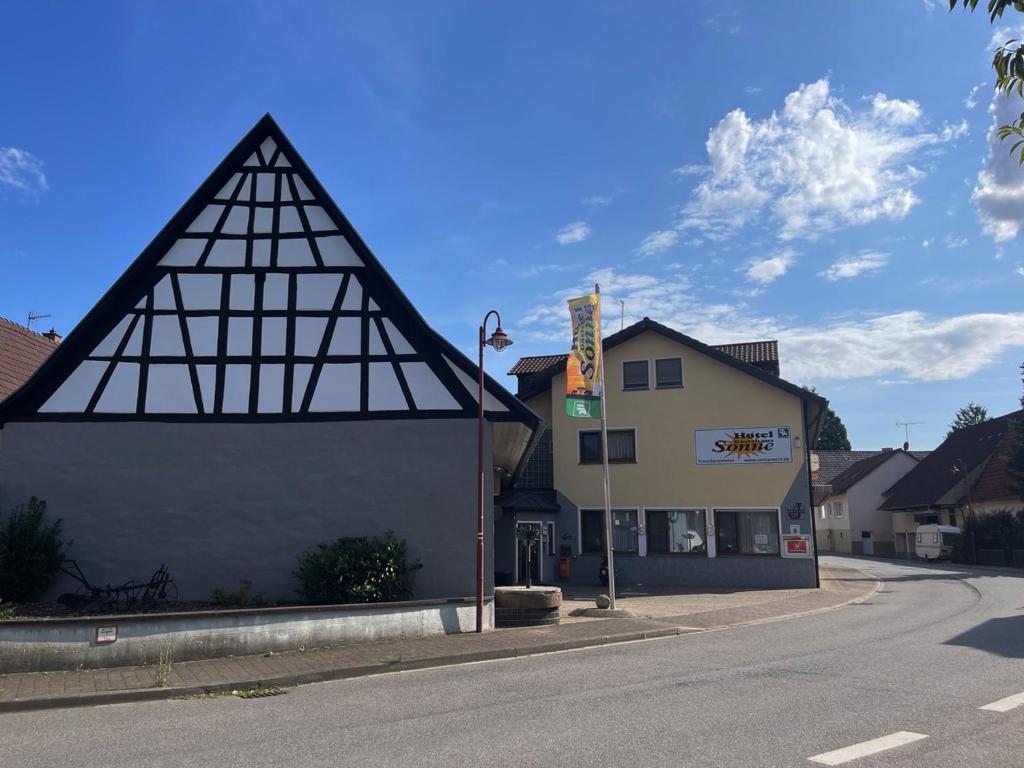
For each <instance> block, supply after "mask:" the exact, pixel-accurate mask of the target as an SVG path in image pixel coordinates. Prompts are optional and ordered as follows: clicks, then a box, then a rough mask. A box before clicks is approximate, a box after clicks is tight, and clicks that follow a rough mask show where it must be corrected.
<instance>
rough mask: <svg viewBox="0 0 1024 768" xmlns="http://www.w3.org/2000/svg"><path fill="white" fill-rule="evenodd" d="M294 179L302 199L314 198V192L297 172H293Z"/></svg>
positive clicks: (296, 189)
mask: <svg viewBox="0 0 1024 768" xmlns="http://www.w3.org/2000/svg"><path fill="white" fill-rule="evenodd" d="M292 181H294V182H295V191H296V192H298V193H299V199H300V200H312V199H313V193H312V192H310V191H309V187H307V186H306V182H304V181H303V180H302V178H301V177H300V176H299V174H297V173H293V174H292Z"/></svg>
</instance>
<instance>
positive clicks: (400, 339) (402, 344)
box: [384, 317, 416, 355]
mask: <svg viewBox="0 0 1024 768" xmlns="http://www.w3.org/2000/svg"><path fill="white" fill-rule="evenodd" d="M384 332H385V333H386V334H387V335H388V338H389V339H390V340H391V346H392V347H394V348H395V354H397V355H415V354H416V350H415V349H413V346H412V344H410V343H409V342H408V341H407V340H406V338H405V336H403V335H402V332H401V331H399V330H398V328H396V327H395V324H394V323H393V322H391V318H389V317H385V318H384Z"/></svg>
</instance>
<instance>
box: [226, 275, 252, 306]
mask: <svg viewBox="0 0 1024 768" xmlns="http://www.w3.org/2000/svg"><path fill="white" fill-rule="evenodd" d="M255 300H256V276H255V275H232V276H231V292H230V300H229V306H230V308H231V309H252V308H253V302H254V301H255Z"/></svg>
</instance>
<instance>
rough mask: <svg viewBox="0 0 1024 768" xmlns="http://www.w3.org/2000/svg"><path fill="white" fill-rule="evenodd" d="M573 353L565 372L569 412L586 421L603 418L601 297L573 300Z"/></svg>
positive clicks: (589, 294) (571, 304)
mask: <svg viewBox="0 0 1024 768" xmlns="http://www.w3.org/2000/svg"><path fill="white" fill-rule="evenodd" d="M569 315H570V317H572V351H571V352H570V353H569V361H568V363H567V364H566V369H565V412H566V413H567V414H569V415H570V416H576V417H579V418H582V419H598V418H600V417H601V384H600V381H601V364H602V360H601V297H600V296H599V295H598V294H597V293H588V294H587V295H586V296H581V297H580V298H578V299H570V300H569Z"/></svg>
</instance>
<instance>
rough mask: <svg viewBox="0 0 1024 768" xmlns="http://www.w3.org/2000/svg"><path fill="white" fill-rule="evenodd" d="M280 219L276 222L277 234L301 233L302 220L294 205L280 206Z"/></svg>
mask: <svg viewBox="0 0 1024 768" xmlns="http://www.w3.org/2000/svg"><path fill="white" fill-rule="evenodd" d="M280 210H281V214H280V218H279V219H278V222H277V231H278V232H302V231H303V230H302V220H301V219H300V218H299V209H298V208H296V207H295V206H294V205H282V206H281V209H280Z"/></svg>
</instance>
